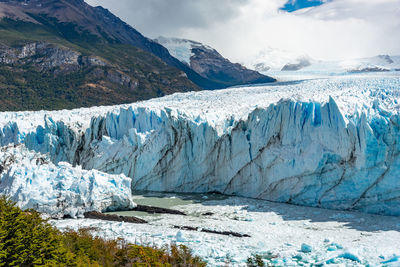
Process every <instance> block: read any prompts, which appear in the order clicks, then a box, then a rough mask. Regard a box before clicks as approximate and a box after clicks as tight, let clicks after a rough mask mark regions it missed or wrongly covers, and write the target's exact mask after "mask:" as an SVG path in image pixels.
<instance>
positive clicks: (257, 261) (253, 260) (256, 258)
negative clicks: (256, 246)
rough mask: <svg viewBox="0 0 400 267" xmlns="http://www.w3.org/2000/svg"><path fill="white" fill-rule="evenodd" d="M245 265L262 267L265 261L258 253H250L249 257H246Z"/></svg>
mask: <svg viewBox="0 0 400 267" xmlns="http://www.w3.org/2000/svg"><path fill="white" fill-rule="evenodd" d="M247 266H248V267H264V266H265V263H264V261H263V259H262V257H261V256H260V255H258V254H255V255H251V257H248V258H247Z"/></svg>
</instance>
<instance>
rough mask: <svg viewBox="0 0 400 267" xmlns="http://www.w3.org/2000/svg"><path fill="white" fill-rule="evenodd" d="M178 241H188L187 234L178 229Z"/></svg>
mask: <svg viewBox="0 0 400 267" xmlns="http://www.w3.org/2000/svg"><path fill="white" fill-rule="evenodd" d="M176 241H177V242H186V241H187V240H186V238H185V235H184V234H183V233H182V232H181V231H178V232H177V233H176Z"/></svg>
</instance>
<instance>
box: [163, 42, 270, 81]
mask: <svg viewBox="0 0 400 267" xmlns="http://www.w3.org/2000/svg"><path fill="white" fill-rule="evenodd" d="M156 41H157V42H158V43H160V44H162V45H163V46H165V47H166V48H167V49H168V51H169V52H170V53H171V54H172V55H173V56H174V57H176V58H178V59H179V60H180V61H182V62H183V63H185V64H187V65H188V66H190V67H191V68H192V69H193V70H194V71H196V72H197V73H198V74H200V75H201V76H202V77H204V78H207V79H210V80H213V81H218V82H220V83H223V84H226V85H227V86H228V85H240V84H255V83H269V82H273V81H275V79H273V78H271V77H268V76H265V75H262V74H260V73H258V72H257V71H254V70H250V69H247V68H245V67H244V66H242V65H240V64H234V63H232V62H230V61H229V60H228V59H226V58H224V57H223V56H221V55H220V54H219V53H218V51H216V50H215V49H214V48H212V47H210V46H208V45H204V44H201V43H199V42H195V41H191V40H186V39H179V38H165V37H159V38H157V39H156Z"/></svg>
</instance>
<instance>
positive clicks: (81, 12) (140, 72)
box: [0, 0, 273, 111]
mask: <svg viewBox="0 0 400 267" xmlns="http://www.w3.org/2000/svg"><path fill="white" fill-rule="evenodd" d="M0 19H1V20H0V111H1V110H2V111H4V110H38V109H63V108H76V107H87V106H93V105H110V104H121V103H129V102H134V101H138V100H144V99H149V98H152V97H157V96H163V95H166V94H171V93H174V92H185V91H193V90H201V89H219V88H226V87H228V86H232V85H238V84H242V83H257V82H259V81H262V82H267V81H273V79H271V78H269V77H267V76H264V75H261V74H257V75H254V72H251V71H250V72H249V71H248V70H246V69H245V68H242V69H239V68H238V69H237V71H238V72H241V73H243V74H242V75H243V76H246V75H249V77H246V78H245V79H230V80H229V79H226V77H223V78H222V79H219V78H218V74H216V75H214V76H212V75H202V74H199V73H198V72H197V71H195V70H193V69H192V68H191V67H190V66H189V65H187V64H185V63H182V62H181V61H180V60H178V59H176V58H175V57H173V56H171V54H170V53H169V52H168V50H167V49H166V48H165V47H163V46H162V45H160V44H159V43H157V42H155V41H153V40H151V39H149V38H146V37H144V36H143V35H142V34H140V33H139V32H138V31H136V30H135V29H134V28H132V27H131V26H129V25H128V24H126V23H124V22H123V21H121V20H120V19H119V18H118V17H116V16H114V15H113V14H112V13H110V12H109V11H108V10H106V9H104V8H102V7H92V6H90V5H88V4H86V3H85V2H84V1H83V0H0ZM253 77H254V79H253Z"/></svg>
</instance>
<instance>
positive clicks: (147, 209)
mask: <svg viewBox="0 0 400 267" xmlns="http://www.w3.org/2000/svg"><path fill="white" fill-rule="evenodd" d="M133 210H134V211H143V212H147V213H152V214H154V213H160V214H175V215H183V216H186V214H185V213H184V212H182V211H179V210H173V209H165V208H158V207H152V206H145V205H137V206H136V208H134V209H133Z"/></svg>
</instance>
